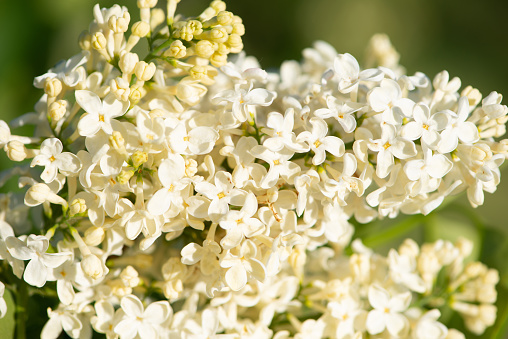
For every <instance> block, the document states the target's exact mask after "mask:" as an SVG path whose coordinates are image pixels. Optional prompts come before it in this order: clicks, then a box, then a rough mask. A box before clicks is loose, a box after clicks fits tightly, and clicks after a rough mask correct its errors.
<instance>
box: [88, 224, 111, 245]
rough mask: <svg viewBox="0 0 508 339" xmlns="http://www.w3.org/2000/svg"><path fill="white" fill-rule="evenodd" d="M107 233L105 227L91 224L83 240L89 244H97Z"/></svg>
mask: <svg viewBox="0 0 508 339" xmlns="http://www.w3.org/2000/svg"><path fill="white" fill-rule="evenodd" d="M105 235H106V232H104V228H102V227H97V226H90V227H89V228H88V229H87V230H86V231H85V238H84V239H83V240H84V241H85V243H86V244H87V245H88V246H97V245H99V244H100V243H101V242H102V241H103V240H104V237H105Z"/></svg>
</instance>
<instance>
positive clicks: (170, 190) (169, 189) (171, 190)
mask: <svg viewBox="0 0 508 339" xmlns="http://www.w3.org/2000/svg"><path fill="white" fill-rule="evenodd" d="M174 189H175V186H173V184H171V185H170V186H169V188H168V192H173V190H174Z"/></svg>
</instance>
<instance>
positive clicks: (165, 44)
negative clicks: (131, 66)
mask: <svg viewBox="0 0 508 339" xmlns="http://www.w3.org/2000/svg"><path fill="white" fill-rule="evenodd" d="M173 41H174V40H173V39H171V38H169V39H168V40H167V41H165V42H163V43H162V44H160V45H159V46H157V47H156V48H154V49H153V51H152V52H150V54H148V55H147V56H146V58H145V62H148V61H150V60H152V59H154V58H157V57H158V56H159V55H157V54H158V53H159V52H160V51H162V50H163V49H164V48H167V47H169V46H171V43H172V42H173Z"/></svg>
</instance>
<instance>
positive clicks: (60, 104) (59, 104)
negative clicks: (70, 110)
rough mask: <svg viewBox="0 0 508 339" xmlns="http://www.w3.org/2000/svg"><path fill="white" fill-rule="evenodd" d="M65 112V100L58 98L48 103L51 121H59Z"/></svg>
mask: <svg viewBox="0 0 508 339" xmlns="http://www.w3.org/2000/svg"><path fill="white" fill-rule="evenodd" d="M66 112H67V101H65V100H58V101H55V102H53V103H52V104H51V105H49V117H50V118H51V120H53V121H55V122H56V121H59V120H60V119H62V118H63V117H64V115H65V113H66Z"/></svg>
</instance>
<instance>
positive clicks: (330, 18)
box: [0, 0, 508, 338]
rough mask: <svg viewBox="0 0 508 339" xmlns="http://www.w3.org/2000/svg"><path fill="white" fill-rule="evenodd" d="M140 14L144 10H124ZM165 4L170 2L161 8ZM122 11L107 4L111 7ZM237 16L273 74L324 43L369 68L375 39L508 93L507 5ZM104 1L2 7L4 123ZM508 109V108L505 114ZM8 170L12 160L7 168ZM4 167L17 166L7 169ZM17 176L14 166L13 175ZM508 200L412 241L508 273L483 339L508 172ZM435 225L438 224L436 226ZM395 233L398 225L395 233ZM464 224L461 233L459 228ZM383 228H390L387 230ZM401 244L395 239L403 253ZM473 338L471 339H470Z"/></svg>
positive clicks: (240, 4) (337, 8) (250, 6)
mask: <svg viewBox="0 0 508 339" xmlns="http://www.w3.org/2000/svg"><path fill="white" fill-rule="evenodd" d="M117 2H118V3H120V4H123V5H126V6H128V7H129V8H130V9H131V14H132V15H133V19H136V17H137V16H138V15H139V14H137V12H136V11H135V10H134V8H135V1H134V0H128V1H117ZM160 2H161V3H164V1H160ZM114 3H115V1H111V0H108V1H101V2H100V5H101V6H102V7H109V6H111V5H113V4H114ZM226 3H227V5H228V10H231V11H232V12H233V13H235V14H238V15H240V16H241V17H242V18H243V19H244V24H245V27H246V31H247V33H246V36H245V37H244V43H245V50H246V51H247V53H248V54H252V55H255V56H257V57H258V59H259V60H260V62H261V65H262V67H264V68H275V67H278V66H279V65H280V63H281V62H282V61H283V60H286V59H296V60H299V59H300V58H301V54H300V53H301V50H302V49H303V48H305V47H308V46H310V45H311V44H312V42H313V41H315V40H325V41H327V42H329V43H331V44H332V45H333V46H334V47H335V48H336V49H337V51H338V52H339V53H345V52H349V53H351V54H353V55H354V56H356V57H357V59H359V60H360V61H361V60H362V58H363V54H364V50H365V47H366V44H367V42H368V40H369V38H370V37H371V36H372V35H373V34H375V33H387V34H388V35H389V36H390V38H391V40H392V43H393V45H394V46H395V48H396V49H397V50H398V51H399V53H400V54H401V60H400V62H401V64H402V65H403V66H405V67H406V68H407V71H408V73H410V74H413V73H414V72H416V71H422V72H424V73H426V74H427V75H428V76H429V77H431V78H432V77H433V76H434V75H435V74H436V73H438V72H440V71H442V70H444V69H446V70H448V71H449V73H450V75H451V76H458V77H460V78H461V79H462V84H463V87H465V86H466V85H472V86H473V87H476V88H478V89H479V90H480V91H481V92H482V93H483V95H484V96H485V95H487V94H488V93H490V92H491V91H498V92H500V93H508V64H507V60H508V30H507V29H506V21H507V20H506V14H507V13H508V1H500V0H483V1H481V2H480V1H477V0H385V1H380V0H256V1H253V0H251V1H247V0H243V1H240V0H236V1H233V0H230V1H227V0H226ZM94 4H95V1H94V0H23V1H8V0H0V119H3V120H7V121H9V120H10V119H12V118H13V117H15V116H18V115H20V114H23V113H25V112H30V111H31V110H32V109H33V104H34V103H35V102H36V100H37V99H38V97H39V96H40V95H41V94H42V91H40V90H37V89H35V88H33V87H32V81H33V78H34V77H35V76H37V75H41V74H43V73H45V72H46V70H47V69H49V68H50V67H51V66H53V65H54V64H55V63H56V62H57V61H59V60H60V59H63V58H68V57H70V56H71V55H73V54H75V53H77V52H78V51H79V48H78V44H77V37H78V35H79V33H80V32H81V31H82V30H83V29H86V28H87V26H88V24H89V22H90V21H91V20H92V7H93V5H94ZM207 4H208V1H205V0H183V1H182V2H181V3H180V5H179V9H178V12H180V13H183V14H184V15H187V16H190V15H197V14H199V13H200V12H201V10H202V9H204V8H205V7H206V5H207ZM506 103H508V102H505V104H506ZM0 159H1V161H2V162H4V161H5V159H6V158H5V157H2V158H0ZM0 165H1V166H2V167H4V166H6V165H7V164H4V163H2V164H0ZM7 166H8V165H7ZM504 168H505V170H504V173H503V176H504V178H503V179H505V180H502V183H501V185H500V186H499V189H498V191H497V192H496V193H495V194H494V195H491V194H488V193H487V194H486V199H485V205H484V206H482V207H479V208H478V209H476V210H474V211H472V212H473V214H468V213H470V212H471V208H470V207H469V205H468V203H467V201H466V199H464V198H461V199H458V200H456V201H454V202H453V204H452V205H453V206H452V210H451V211H450V212H447V215H445V217H446V218H447V219H443V216H439V218H441V219H439V223H437V224H436V220H437V219H436V218H434V219H433V221H432V222H430V221H429V222H428V223H427V224H426V225H424V226H421V227H418V228H416V229H413V230H412V231H411V232H410V233H408V234H404V236H413V237H416V238H419V239H421V240H422V239H425V240H432V239H433V238H435V237H438V236H446V237H449V238H451V239H453V238H456V237H457V236H458V235H467V236H469V237H470V238H472V239H473V240H475V241H478V242H483V243H484V244H483V247H482V250H481V251H480V252H479V254H478V255H479V256H480V258H481V260H483V261H484V262H486V263H487V264H488V265H490V266H492V267H495V268H497V269H498V270H500V272H501V274H502V276H503V277H504V279H503V281H502V282H501V283H500V289H499V290H500V296H499V302H498V307H499V308H500V309H499V318H501V321H499V322H498V323H497V324H496V326H497V327H495V328H494V330H490V331H489V332H487V333H486V334H485V335H484V336H483V337H484V338H491V337H492V334H493V333H494V332H496V331H497V332H496V333H497V334H498V337H497V338H506V337H508V336H505V334H503V333H506V328H504V327H503V323H506V319H504V321H502V320H503V319H502V318H503V317H505V318H508V313H507V311H506V309H507V307H506V304H507V302H506V300H508V299H507V298H508V293H507V288H508V284H507V281H508V250H507V248H508V246H507V245H508V244H507V239H508V225H507V222H506V220H508V208H507V207H508V171H507V170H506V169H508V166H504ZM429 220H430V219H429ZM388 224H389V223H388ZM456 224H460V226H459V227H457V226H456ZM379 227H388V226H386V225H384V226H383V225H381V226H379ZM400 241H401V239H394V240H393V245H397V244H399V243H400ZM467 336H468V337H470V336H472V335H471V334H468V335H467Z"/></svg>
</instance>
